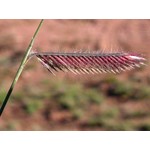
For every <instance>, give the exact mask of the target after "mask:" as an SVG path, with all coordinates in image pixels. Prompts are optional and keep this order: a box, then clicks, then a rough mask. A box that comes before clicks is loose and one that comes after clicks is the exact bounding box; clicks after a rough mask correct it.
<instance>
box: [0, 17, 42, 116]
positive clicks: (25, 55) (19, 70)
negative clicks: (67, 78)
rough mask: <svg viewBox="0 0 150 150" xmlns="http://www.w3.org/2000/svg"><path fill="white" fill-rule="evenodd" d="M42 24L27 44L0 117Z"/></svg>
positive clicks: (0, 110) (0, 109) (0, 111)
mask: <svg viewBox="0 0 150 150" xmlns="http://www.w3.org/2000/svg"><path fill="white" fill-rule="evenodd" d="M42 23H43V19H42V20H41V21H40V23H39V26H38V27H37V29H36V31H35V33H34V35H33V37H32V39H31V41H30V43H29V46H28V47H27V49H26V53H25V54H24V57H23V59H22V62H21V64H20V66H19V68H18V71H17V73H16V76H15V78H14V80H13V82H12V84H11V86H10V89H9V90H8V93H7V95H6V97H5V99H4V101H3V103H2V106H1V108H0V116H1V115H2V113H3V110H4V108H5V106H6V104H7V102H8V100H9V98H10V95H11V93H12V91H13V89H14V87H15V85H16V83H17V81H18V79H19V77H20V75H21V73H22V71H23V69H24V66H25V64H26V61H27V59H28V56H29V54H30V51H31V49H32V46H33V43H34V39H35V37H36V35H37V33H38V31H39V29H40V27H41V25H42Z"/></svg>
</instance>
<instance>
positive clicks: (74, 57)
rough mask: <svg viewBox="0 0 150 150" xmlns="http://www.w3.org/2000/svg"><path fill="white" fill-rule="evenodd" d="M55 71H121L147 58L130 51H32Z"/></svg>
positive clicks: (88, 72)
mask: <svg viewBox="0 0 150 150" xmlns="http://www.w3.org/2000/svg"><path fill="white" fill-rule="evenodd" d="M31 55H32V56H34V55H35V56H36V57H37V58H38V60H40V62H41V63H42V64H43V65H44V66H45V67H46V68H47V69H48V70H49V72H51V73H53V74H54V72H53V71H56V72H58V71H59V70H60V71H71V72H72V73H74V74H95V73H96V74H98V73H120V72H122V71H126V70H131V69H133V68H135V67H140V66H141V65H144V64H145V63H144V62H145V61H146V59H145V58H143V57H141V56H139V55H136V54H130V53H124V52H116V53H114V52H113V53H102V52H98V51H96V52H85V51H84V52H83V51H82V52H64V53H61V52H51V53H49V52H45V53H38V52H35V53H32V54H31Z"/></svg>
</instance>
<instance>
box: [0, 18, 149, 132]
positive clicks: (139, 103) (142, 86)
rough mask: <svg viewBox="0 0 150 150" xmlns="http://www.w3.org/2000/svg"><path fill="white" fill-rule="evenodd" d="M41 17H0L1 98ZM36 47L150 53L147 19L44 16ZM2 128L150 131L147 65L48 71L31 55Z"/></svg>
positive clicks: (146, 55) (4, 114)
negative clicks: (128, 68) (92, 72)
mask: <svg viewBox="0 0 150 150" xmlns="http://www.w3.org/2000/svg"><path fill="white" fill-rule="evenodd" d="M39 21H40V20H0V103H2V100H3V98H4V97H5V95H6V92H7V90H8V88H9V86H10V84H11V82H12V79H13V78H14V75H15V73H16V71H17V68H18V66H19V64H20V61H21V58H22V56H23V53H24V52H25V49H26V48H27V46H28V43H29V41H30V40H31V37H32V35H33V33H34V31H35V29H36V28H37V25H38V23H39ZM33 50H38V51H73V50H90V51H92V50H101V51H104V52H108V51H110V52H111V51H122V50H123V51H128V52H132V51H133V52H136V53H140V54H144V55H145V57H146V58H147V59H148V61H149V57H150V52H149V50H150V20H45V22H44V24H43V26H42V28H41V30H40V32H39V34H38V36H37V38H36V41H35V43H34V46H33ZM0 130H150V69H149V62H147V66H143V67H141V68H139V69H138V68H137V69H135V70H132V71H127V72H124V73H121V74H118V75H113V74H99V75H78V76H76V75H73V74H71V73H67V74H65V73H57V76H56V77H55V76H53V75H50V74H49V72H48V71H47V70H46V69H45V68H43V66H42V65H41V64H40V63H39V62H38V61H37V60H36V58H32V59H31V60H30V61H29V62H28V64H27V65H26V67H25V70H24V71H23V73H22V75H21V77H20V79H19V81H18V83H17V85H16V87H15V89H14V91H13V94H12V96H11V98H10V100H9V102H8V104H7V106H6V108H5V110H4V113H3V115H2V117H1V118H0Z"/></svg>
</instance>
